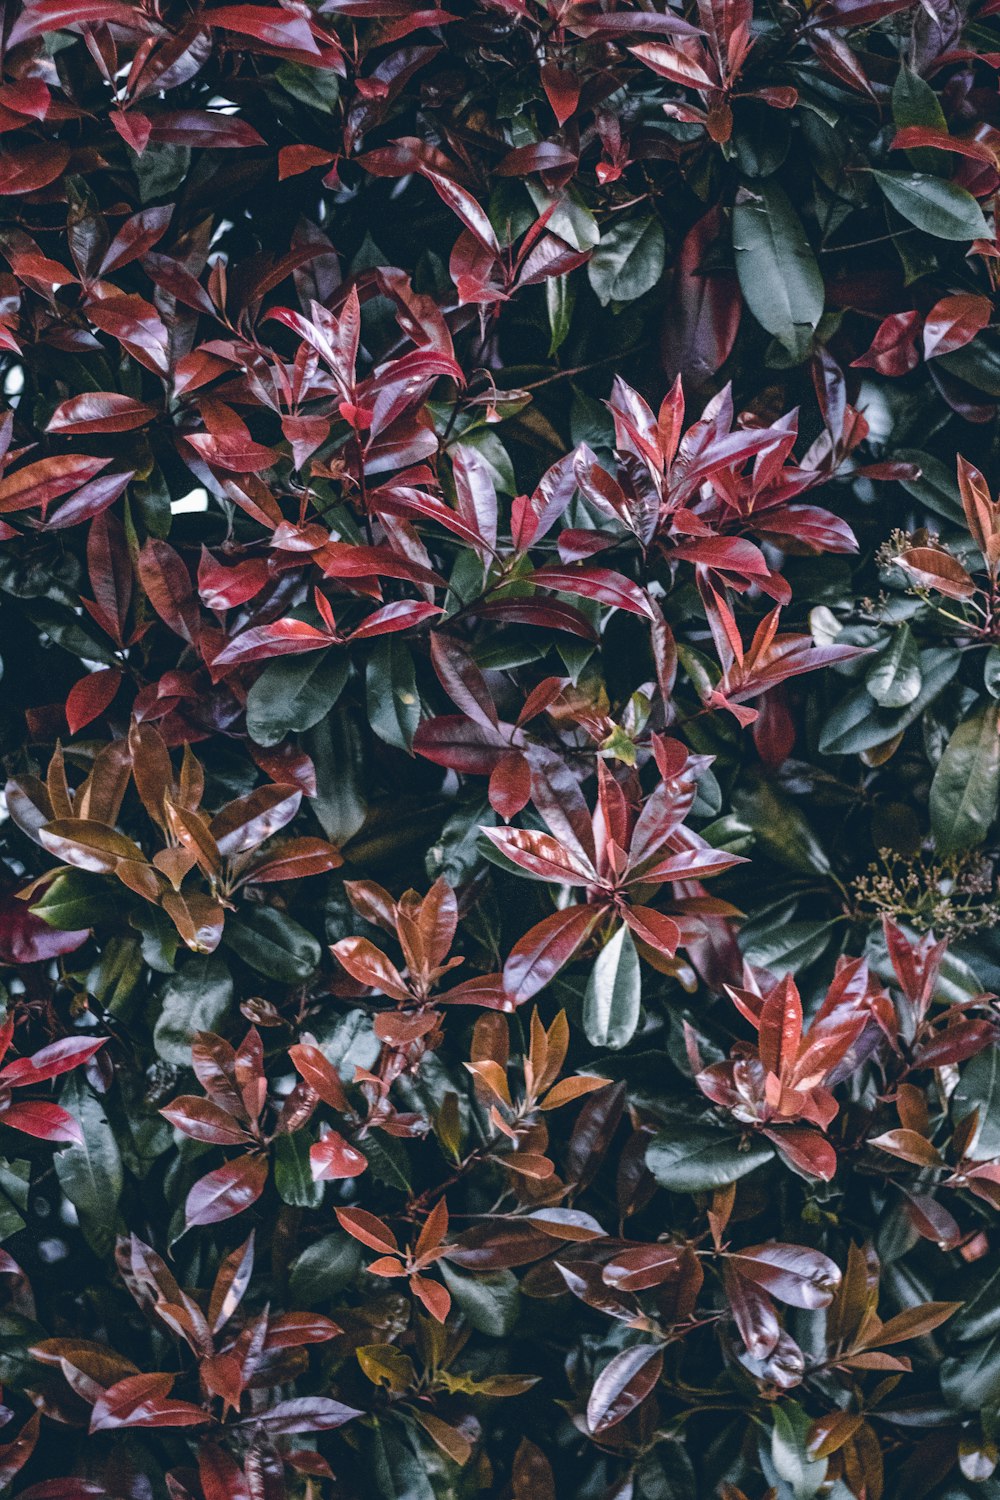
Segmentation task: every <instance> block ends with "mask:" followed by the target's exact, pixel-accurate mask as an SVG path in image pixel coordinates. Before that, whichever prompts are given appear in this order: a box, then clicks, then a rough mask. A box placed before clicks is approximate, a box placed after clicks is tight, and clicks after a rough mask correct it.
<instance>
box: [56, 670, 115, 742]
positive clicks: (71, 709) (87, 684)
mask: <svg viewBox="0 0 1000 1500" xmlns="http://www.w3.org/2000/svg"><path fill="white" fill-rule="evenodd" d="M121 683H122V674H121V672H120V671H119V670H118V668H117V667H102V668H101V669H100V670H99V671H97V672H90V673H89V674H88V675H87V676H86V677H81V678H80V681H79V682H74V684H73V686H72V687H71V688H70V690H69V693H68V695H67V698H66V721H67V723H68V724H69V728H70V733H71V734H76V732H77V731H78V730H80V729H83V728H84V727H85V726H86V725H87V724H90V723H91V722H92V721H93V720H94V719H96V718H98V717H99V716H100V715H101V714H102V713H103V712H104V710H105V709H106V708H107V707H109V705H110V704H111V703H112V702H113V700H114V697H115V694H116V693H117V692H118V689H119V688H120V687H121Z"/></svg>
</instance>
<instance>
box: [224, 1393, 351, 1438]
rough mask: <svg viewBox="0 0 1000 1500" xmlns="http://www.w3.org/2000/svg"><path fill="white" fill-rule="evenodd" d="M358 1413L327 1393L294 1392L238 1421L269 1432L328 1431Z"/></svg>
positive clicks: (277, 1434) (348, 1420)
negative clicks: (285, 1398)
mask: <svg viewBox="0 0 1000 1500" xmlns="http://www.w3.org/2000/svg"><path fill="white" fill-rule="evenodd" d="M361 1415H362V1413H361V1412H360V1411H356V1410H355V1408H354V1407H353V1406H343V1405H342V1404H341V1402H339V1401H334V1400H332V1399H331V1397H329V1396H297V1397H294V1398H293V1399H292V1400H290V1401H278V1402H276V1403H275V1404H274V1405H273V1406H269V1407H266V1408H265V1409H264V1410H263V1411H262V1412H259V1413H258V1414H257V1415H256V1416H253V1417H245V1418H244V1419H243V1421H242V1422H241V1423H240V1424H239V1425H240V1426H241V1427H251V1428H254V1427H260V1428H262V1429H263V1430H264V1431H265V1432H267V1433H270V1434H272V1435H273V1436H280V1435H281V1434H282V1433H289V1432H332V1431H333V1429H334V1428H336V1427H343V1425H344V1423H345V1422H350V1421H352V1420H353V1419H354V1418H355V1417H360V1416H361Z"/></svg>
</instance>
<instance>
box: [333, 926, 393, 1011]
mask: <svg viewBox="0 0 1000 1500" xmlns="http://www.w3.org/2000/svg"><path fill="white" fill-rule="evenodd" d="M330 951H331V952H332V953H333V954H334V956H335V957H336V958H337V959H338V960H339V962H340V963H341V964H342V965H343V966H344V968H345V969H346V970H347V972H348V974H350V976H351V978H352V979H356V980H357V981H358V983H359V984H365V985H368V986H370V988H372V989H374V990H378V991H379V993H380V994H382V995H388V996H389V997H390V999H392V1000H410V999H412V996H411V995H410V991H409V989H408V988H407V985H406V982H405V980H404V979H403V977H402V975H401V974H400V972H399V970H398V969H397V968H396V966H395V964H393V963H391V962H390V961H389V959H388V958H386V956H385V954H384V953H383V952H382V950H381V949H380V948H376V946H375V944H374V943H370V942H369V941H368V939H367V938H362V937H348V938H341V939H340V942H339V943H334V944H333V947H332V949H331V950H330Z"/></svg>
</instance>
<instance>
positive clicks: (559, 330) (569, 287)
mask: <svg viewBox="0 0 1000 1500" xmlns="http://www.w3.org/2000/svg"><path fill="white" fill-rule="evenodd" d="M545 306H546V310H547V312H548V315H549V334H550V341H549V358H550V359H551V358H552V356H553V354H558V352H559V350H560V349H561V348H562V346H563V344H564V343H565V342H566V340H567V338H568V337H569V331H570V328H571V327H572V326H573V309H574V307H575V306H576V282H575V281H574V280H573V279H572V278H571V277H570V276H569V275H565V276H550V277H549V278H548V279H547V281H546V283H545Z"/></svg>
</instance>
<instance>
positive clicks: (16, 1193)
mask: <svg viewBox="0 0 1000 1500" xmlns="http://www.w3.org/2000/svg"><path fill="white" fill-rule="evenodd" d="M30 1186H31V1163H30V1162H27V1161H6V1160H5V1159H4V1158H3V1157H0V1241H2V1240H9V1239H10V1237H11V1235H12V1234H17V1233H18V1232H19V1231H20V1230H22V1229H23V1228H24V1223H25V1220H24V1215H25V1214H26V1213H27V1210H28V1191H29V1189H30Z"/></svg>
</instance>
